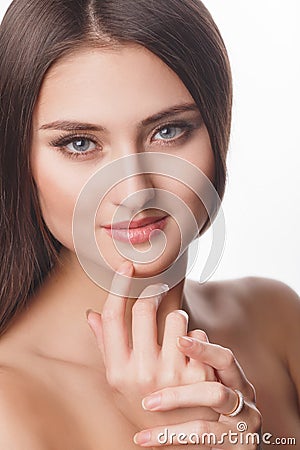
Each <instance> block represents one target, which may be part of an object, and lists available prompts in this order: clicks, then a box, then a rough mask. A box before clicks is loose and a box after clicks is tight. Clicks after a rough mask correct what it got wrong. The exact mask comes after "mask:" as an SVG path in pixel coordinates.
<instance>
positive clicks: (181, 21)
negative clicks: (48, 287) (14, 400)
mask: <svg viewBox="0 0 300 450" xmlns="http://www.w3.org/2000/svg"><path fill="white" fill-rule="evenodd" d="M126 43H137V44H140V45H142V46H144V47H146V48H147V49H149V50H150V51H152V52H153V53H154V54H156V55H157V56H158V57H159V58H161V59H162V60H163V61H164V62H165V63H166V64H167V65H168V66H169V67H171V69H173V71H174V72H175V73H176V74H177V75H178V76H179V77H180V78H181V80H182V81H183V83H184V84H185V86H186V87H187V89H188V90H189V91H190V93H191V95H192V96H193V98H194V100H195V102H196V104H197V105H198V108H199V110H200V112H201V114H202V117H203V120H204V122H205V124H206V127H207V129H208V133H209V136H210V140H211V144H212V148H213V152H214V156H215V167H216V170H215V183H214V184H215V188H216V189H217V191H218V193H219V196H220V197H221V198H223V194H224V188H225V182H226V152H227V148H228V143H229V135H230V125H231V105H232V82H231V73H230V66H229V62H228V56H227V52H226V49H225V46H224V43H223V40H222V38H221V35H220V33H219V30H218V28H217V26H216V24H215V23H214V21H213V19H212V17H211V15H210V13H209V12H208V11H207V9H206V8H205V6H204V5H203V3H202V2H201V1H199V0H164V1H162V0H151V1H149V0H139V1H136V0H122V1H120V0H14V1H13V2H12V3H11V5H10V7H9V8H8V10H7V12H6V14H5V16H4V19H3V21H2V23H1V26H0V264H1V265H0V305H1V306H0V336H1V335H2V334H3V333H4V332H5V331H6V329H7V328H8V326H9V324H10V323H11V322H12V319H13V318H15V317H17V315H18V314H19V313H20V312H21V311H22V310H24V308H26V305H27V303H28V302H29V299H30V296H31V294H32V293H33V292H34V291H35V290H36V288H37V287H38V286H39V285H40V284H41V283H42V282H43V280H44V278H45V276H46V275H47V273H49V271H50V270H51V268H52V267H53V265H54V264H55V262H56V261H57V260H58V254H59V250H60V248H61V244H60V243H59V242H58V241H57V240H56V239H55V238H54V236H53V235H52V234H51V233H50V231H49V230H48V228H47V226H46V224H45V222H44V220H43V217H42V214H41V210H40V207H39V202H38V197H37V191H36V187H35V184H34V181H33V179H32V175H31V169H30V162H29V161H30V157H29V155H30V146H31V133H32V115H33V110H34V107H35V103H36V100H37V97H38V94H39V90H40V87H41V84H42V81H43V78H44V76H45V73H46V71H47V70H48V69H49V68H50V66H51V65H52V64H53V63H54V62H56V61H57V60H58V59H59V58H61V57H62V56H65V55H66V54H68V53H71V52H73V51H74V50H75V49H76V48H78V47H81V46H85V47H86V46H91V45H93V46H94V45H95V46H98V47H99V46H108V47H110V46H115V45H117V46H118V45H123V44H125V45H126Z"/></svg>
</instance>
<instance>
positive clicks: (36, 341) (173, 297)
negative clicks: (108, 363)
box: [13, 251, 185, 371]
mask: <svg viewBox="0 0 300 450" xmlns="http://www.w3.org/2000/svg"><path fill="white" fill-rule="evenodd" d="M184 282H185V279H183V280H182V281H181V282H180V283H179V284H177V285H176V286H175V287H173V288H171V289H170V290H169V291H168V292H167V294H166V295H165V296H164V298H163V300H162V302H161V304H160V306H159V309H158V312H157V333H158V343H159V344H161V342H162V337H163V330H164V322H165V318H166V316H167V314H168V313H169V312H171V311H173V310H175V309H181V308H182V303H183V301H184V294H183V287H184ZM107 295H108V293H107V292H106V291H105V290H104V289H101V288H100V287H99V286H97V285H96V284H95V283H94V282H92V281H91V280H90V278H89V277H88V276H87V275H86V273H85V272H84V270H83V269H82V267H81V266H80V264H79V262H78V260H77V257H76V255H75V254H74V253H71V252H68V251H62V252H61V254H60V260H59V263H58V264H57V265H56V266H55V267H54V268H53V269H52V271H51V272H50V273H49V275H48V277H47V279H46V280H45V282H44V283H43V285H42V287H41V288H40V289H39V290H38V291H37V292H36V293H35V295H34V297H33V298H32V299H31V302H30V304H29V307H28V309H27V310H26V312H25V314H24V315H22V316H21V318H20V320H19V321H18V323H17V328H18V331H19V336H20V335H21V336H22V340H23V342H24V339H23V337H25V341H26V345H28V346H29V348H31V349H33V351H34V353H36V354H38V355H40V356H43V357H46V358H48V359H55V360H58V361H61V362H64V363H70V364H75V365H80V366H84V367H87V368H90V369H96V370H97V371H99V370H102V371H104V365H103V360H102V356H101V353H100V350H99V348H98V346H97V343H96V339H95V337H94V335H93V332H92V330H91V329H90V327H89V325H88V322H87V319H86V310H87V309H89V308H91V309H93V310H94V311H97V312H100V313H101V311H102V308H103V305H104V302H105V300H106V298H107ZM135 301H136V299H133V298H130V299H128V300H127V306H126V323H127V327H128V333H129V335H130V336H131V312H132V307H133V305H134V303H135ZM13 328H14V329H15V327H13Z"/></svg>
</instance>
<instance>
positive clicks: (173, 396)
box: [163, 388, 180, 406]
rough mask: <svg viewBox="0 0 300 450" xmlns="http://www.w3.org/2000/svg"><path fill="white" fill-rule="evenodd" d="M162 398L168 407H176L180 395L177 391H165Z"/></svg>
mask: <svg viewBox="0 0 300 450" xmlns="http://www.w3.org/2000/svg"><path fill="white" fill-rule="evenodd" d="M163 398H164V399H165V400H166V401H167V403H168V404H170V405H174V406H177V405H179V404H180V393H179V391H178V389H168V388H167V389H165V391H164V392H163Z"/></svg>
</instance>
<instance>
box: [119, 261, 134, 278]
mask: <svg viewBox="0 0 300 450" xmlns="http://www.w3.org/2000/svg"><path fill="white" fill-rule="evenodd" d="M131 269H132V262H131V261H125V262H123V263H122V264H121V265H120V267H119V268H118V270H117V272H118V273H119V274H120V275H127V274H129V273H130V272H131Z"/></svg>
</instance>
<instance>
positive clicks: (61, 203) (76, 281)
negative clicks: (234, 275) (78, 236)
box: [0, 46, 300, 450]
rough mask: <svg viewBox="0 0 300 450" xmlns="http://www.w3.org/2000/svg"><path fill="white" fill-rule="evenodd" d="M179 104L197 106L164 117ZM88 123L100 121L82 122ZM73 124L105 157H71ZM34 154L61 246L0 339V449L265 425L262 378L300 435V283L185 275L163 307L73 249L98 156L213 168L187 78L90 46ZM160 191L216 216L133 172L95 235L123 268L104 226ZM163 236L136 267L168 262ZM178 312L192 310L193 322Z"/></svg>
mask: <svg viewBox="0 0 300 450" xmlns="http://www.w3.org/2000/svg"><path fill="white" fill-rule="evenodd" d="M137 68H138V70H137ZM178 105H181V106H182V105H192V107H191V108H190V109H186V110H182V109H181V111H179V112H177V113H176V114H175V113H174V111H173V113H172V114H171V113H170V112H168V114H167V113H166V112H167V111H169V110H170V108H172V107H174V106H178ZM162 113H163V115H162ZM158 114H159V117H158ZM149 118H150V119H149ZM58 120H59V121H62V120H63V121H69V122H75V121H76V122H77V123H79V124H81V126H79V125H76V126H75V125H74V124H73V130H72V132H71V131H70V130H69V131H66V130H64V131H63V130H61V129H59V130H58V129H56V128H58V125H56V126H54V125H53V126H52V127H49V124H51V123H52V124H53V123H54V122H56V121H58ZM179 120H180V122H187V123H189V124H190V125H191V126H192V129H193V132H192V133H191V134H189V135H187V134H186V133H185V131H184V129H183V128H182V127H180V126H178V125H176V123H177V122H178V121H179ZM86 122H88V123H91V124H94V125H95V127H94V128H93V129H91V127H90V126H89V128H88V129H84V130H83V129H82V123H86ZM76 127H77V128H76ZM79 128H80V129H79ZM96 128H97V129H96ZM74 133H76V135H77V136H82V135H83V134H84V135H88V136H89V138H88V139H89V140H87V141H84V143H85V144H88V145H87V146H86V145H84V146H83V147H84V149H85V150H86V149H88V151H90V150H92V149H93V150H94V152H93V154H89V156H88V157H86V158H85V157H84V158H85V159H83V158H82V159H81V158H76V159H75V158H69V157H68V156H66V155H67V154H69V153H75V150H76V149H75V141H76V139H75V138H74ZM70 134H72V135H73V138H69V139H70V142H69V143H68V144H66V143H65V144H64V145H63V146H61V147H58V140H59V139H60V140H61V135H63V136H64V137H66V136H70ZM85 139H87V138H85ZM77 141H78V138H77ZM31 150H32V151H31V165H32V173H33V177H34V181H35V183H36V186H37V189H38V195H39V200H40V205H41V209H42V213H43V217H44V220H45V222H46V224H47V226H48V227H49V229H50V230H51V232H52V233H53V234H54V236H55V237H56V238H57V239H58V240H59V241H60V242H61V243H62V244H63V247H62V250H61V252H60V264H58V265H57V266H56V267H54V269H53V271H52V272H51V273H50V274H49V276H48V277H47V279H46V280H45V282H44V284H43V285H42V287H41V289H40V290H39V291H37V292H36V293H35V295H34V296H33V297H32V298H31V299H30V302H29V306H28V308H27V310H25V311H24V312H23V313H22V314H21V315H20V316H19V317H18V319H17V320H16V321H15V322H14V323H12V324H11V327H10V328H9V330H8V331H7V332H6V333H5V334H4V335H3V336H2V337H1V340H0V362H1V372H0V374H1V383H0V386H1V402H0V423H1V430H0V448H5V449H7V450H10V449H15V448H22V450H35V449H37V450H48V449H49V450H50V449H51V450H53V449H54V450H61V449H64V450H98V449H99V448H101V449H102V448H103V449H104V448H105V449H107V450H115V449H119V448H122V449H124V450H132V449H134V448H138V447H139V445H140V444H135V443H134V441H133V438H134V436H135V435H136V433H137V432H141V431H147V430H151V436H152V439H153V440H154V441H155V436H156V435H157V433H158V432H159V430H161V427H163V428H165V425H166V426H168V427H169V428H170V429H172V430H173V429H174V427H175V428H176V429H177V431H178V430H179V431H180V432H184V431H186V432H189V430H190V429H191V427H194V429H195V431H196V432H197V431H198V432H200V431H201V430H203V429H207V430H210V429H213V430H214V431H216V432H217V433H220V432H221V431H223V430H228V429H229V428H233V430H234V431H235V430H236V424H237V420H238V421H241V420H244V421H245V422H246V423H247V425H248V430H249V431H255V430H257V429H258V428H259V427H260V414H259V412H258V411H257V409H256V407H255V405H254V401H253V400H254V391H253V388H252V385H253V386H254V387H255V391H256V397H257V399H256V400H257V401H256V404H257V408H258V410H259V411H260V412H261V413H262V416H263V422H264V429H265V431H266V432H269V433H272V434H273V435H274V436H295V437H296V438H298V439H299V441H300V437H299V429H300V427H299V422H300V421H299V390H300V388H299V386H300V379H299V376H300V375H299V374H300V367H299V358H298V342H299V318H300V311H299V309H300V307H299V298H298V296H297V294H296V293H295V292H293V291H292V289H290V288H289V287H287V286H286V285H284V284H283V283H281V282H277V281H274V280H268V279H263V278H253V277H249V278H242V279H238V280H228V281H218V282H207V283H205V284H204V285H200V284H199V283H197V282H193V281H191V280H187V279H185V280H183V281H182V282H180V283H179V284H178V285H176V286H174V287H171V288H170V290H169V291H168V292H166V294H165V295H164V297H163V298H162V300H161V303H160V305H159V306H158V305H157V299H156V298H155V293H154V287H151V288H150V287H149V288H148V289H150V290H152V292H150V293H151V295H153V297H149V298H148V299H147V301H145V300H144V299H142V298H139V299H137V300H136V299H133V298H127V297H126V292H128V291H127V289H128V284H126V283H125V284H124V285H123V289H124V298H122V297H115V296H113V295H112V294H109V295H108V294H107V292H106V291H105V290H104V289H101V288H100V287H99V286H97V285H96V284H95V283H93V282H92V281H91V279H90V278H89V277H88V276H87V275H86V273H85V272H84V271H83V270H82V267H81V266H80V264H79V262H78V260H77V257H76V254H75V251H74V246H73V241H72V214H73V210H74V206H75V203H76V199H77V196H78V194H79V192H80V189H81V188H82V186H83V185H84V184H85V182H86V181H87V180H88V179H89V177H90V176H91V175H92V174H93V173H94V171H95V170H98V169H99V168H101V167H102V165H104V164H106V163H109V162H111V161H114V160H116V159H117V158H119V157H122V156H125V155H128V154H131V153H137V152H140V151H151V152H156V151H159V152H165V153H170V154H176V155H177V156H180V157H182V158H184V159H186V160H187V161H189V162H191V163H192V164H194V165H195V166H197V167H198V168H200V169H201V170H202V171H203V172H204V173H205V174H206V176H207V177H209V178H210V179H211V180H212V179H213V174H214V158H213V153H212V149H211V144H210V139H209V136H208V132H207V129H206V127H205V125H204V124H203V122H202V121H201V115H200V113H199V111H197V110H196V109H195V108H194V107H193V99H192V97H191V96H190V94H189V92H188V91H187V89H186V88H185V86H184V85H183V83H182V82H181V80H180V79H179V78H178V77H177V76H176V74H175V73H174V72H173V71H171V70H170V69H169V68H168V67H167V66H166V65H165V64H164V63H163V62H162V61H161V60H159V59H158V58H157V57H156V56H155V55H153V54H152V53H150V52H149V51H147V50H146V49H144V48H142V47H139V46H124V47H121V48H120V49H118V50H112V49H106V50H103V49H102V50H101V49H99V50H98V49H81V50H78V51H77V52H76V53H74V54H72V55H70V56H68V57H65V58H63V59H62V60H60V61H58V62H57V63H56V64H55V65H54V66H53V67H52V68H51V69H50V70H49V71H48V73H47V75H46V77H45V79H44V82H43V85H42V87H41V91H40V95H39V98H38V102H37V105H36V108H35V111H34V117H33V137H32V149H31ZM76 151H78V150H76ZM151 187H157V188H160V189H165V190H167V191H170V192H173V193H176V194H177V195H179V196H180V198H181V199H182V200H183V201H184V202H185V203H186V204H187V205H188V206H189V207H190V208H191V211H193V213H194V214H195V217H196V219H197V222H198V225H199V228H201V226H202V224H203V223H204V222H205V221H206V214H205V210H204V209H201V207H200V206H199V202H198V200H197V198H195V196H194V195H193V193H191V191H190V190H189V189H187V188H185V187H184V186H183V185H182V183H179V182H177V181H176V180H172V181H170V179H166V178H165V177H160V176H157V175H155V174H154V175H153V174H151V176H149V175H146V174H142V175H140V176H136V177H131V178H130V179H126V180H123V181H122V183H120V184H118V185H117V186H116V187H115V188H114V189H112V190H111V191H110V192H109V193H108V195H107V196H106V197H105V199H104V201H103V204H102V205H101V207H100V208H99V211H98V213H97V216H96V226H97V229H96V238H97V243H98V245H99V246H100V247H101V250H102V252H103V254H104V255H105V256H106V258H107V260H108V263H109V264H110V265H111V267H112V268H113V269H114V271H117V270H119V269H120V267H121V265H122V264H123V263H124V258H123V257H122V256H121V255H119V254H118V252H116V250H115V248H114V246H113V245H112V241H111V238H110V237H109V236H108V235H107V233H105V232H104V230H103V225H105V224H107V223H110V222H111V218H112V217H113V214H114V212H115V210H116V207H117V205H120V204H121V203H122V201H123V199H124V198H125V197H127V196H128V195H130V194H131V193H133V192H136V191H138V190H141V189H146V188H151ZM144 200H145V202H146V200H147V198H144ZM148 213H149V212H148ZM153 213H155V214H157V211H153ZM149 214H150V213H149ZM164 232H165V234H166V238H167V242H171V243H172V245H167V247H166V250H165V252H164V255H163V256H162V257H161V258H158V260H156V261H155V262H153V263H151V264H147V265H146V266H142V265H139V264H134V267H132V266H131V269H130V270H131V271H132V272H131V273H129V277H131V276H133V274H134V276H137V277H138V276H145V277H151V276H152V275H153V274H155V273H160V272H162V271H163V270H164V269H165V268H166V267H167V266H168V265H169V264H171V263H172V261H173V260H174V257H175V256H176V254H177V252H178V249H179V243H180V234H179V233H178V228H177V226H176V224H175V221H174V220H173V219H172V218H169V219H168V223H167V226H166V228H165V230H164ZM147 245H148V244H143V245H141V248H143V249H146V248H147ZM100 270H101V268H100V267H99V271H100ZM116 277H118V275H116ZM115 281H116V280H114V282H115ZM119 281H120V280H119ZM118 283H119V282H118ZM120 283H121V281H120ZM119 287H121V285H120V286H119V284H118V288H119ZM89 309H92V310H94V311H96V312H98V313H100V314H101V316H100V315H98V314H95V313H90V314H89V322H90V325H89V323H88V321H87V317H86V311H87V310H89ZM179 310H180V311H186V313H187V314H188V317H189V320H188V322H187V317H186V314H184V313H182V312H181V313H180V312H178V311H179ZM91 327H92V329H91ZM95 334H96V337H95ZM187 335H188V336H190V337H193V338H194V343H193V346H192V347H190V348H188V347H182V346H180V345H179V342H178V339H177V338H178V336H187ZM208 340H209V342H208ZM181 342H182V341H181ZM132 346H133V347H132ZM229 349H230V350H229ZM237 361H238V362H237ZM241 367H242V369H241ZM216 379H217V380H218V382H216ZM204 385H205V388H204ZM233 389H239V390H241V391H242V392H243V394H244V395H245V399H246V405H245V407H244V409H243V411H242V412H241V413H240V414H239V415H238V416H237V417H236V418H229V417H227V416H224V414H226V412H230V411H231V410H232V409H233V408H234V407H235V404H236V398H237V397H236V394H235V393H234V392H233ZM153 393H161V394H162V402H161V406H160V407H156V410H152V411H150V410H145V409H144V408H145V407H147V400H146V397H149V395H151V394H153ZM142 402H143V403H142ZM143 405H144V408H143ZM160 409H161V410H160ZM157 427H159V428H157ZM205 427H206V428H205ZM54 430H55V431H54ZM297 433H298V435H297ZM135 440H136V441H137V440H138V436H136V438H135ZM153 440H152V441H150V446H153V447H154V446H155V443H154V442H153ZM171 447H172V446H171ZM176 447H177V445H176V444H175V443H174V445H173V448H176ZM185 447H186V448H188V446H185ZM190 447H191V446H190ZM193 448H194V446H193ZM200 448H201V447H200ZM220 448H235V449H236V448H239V447H238V446H237V445H234V446H231V447H228V445H227V447H226V446H223V447H222V446H220ZM243 448H251V447H249V446H248V447H245V446H244V447H243ZM266 448H267V447H266ZM268 448H269V447H268ZM277 448H281V447H280V446H277ZM282 448H283V447H282ZM284 448H286V446H285V447H284Z"/></svg>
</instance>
